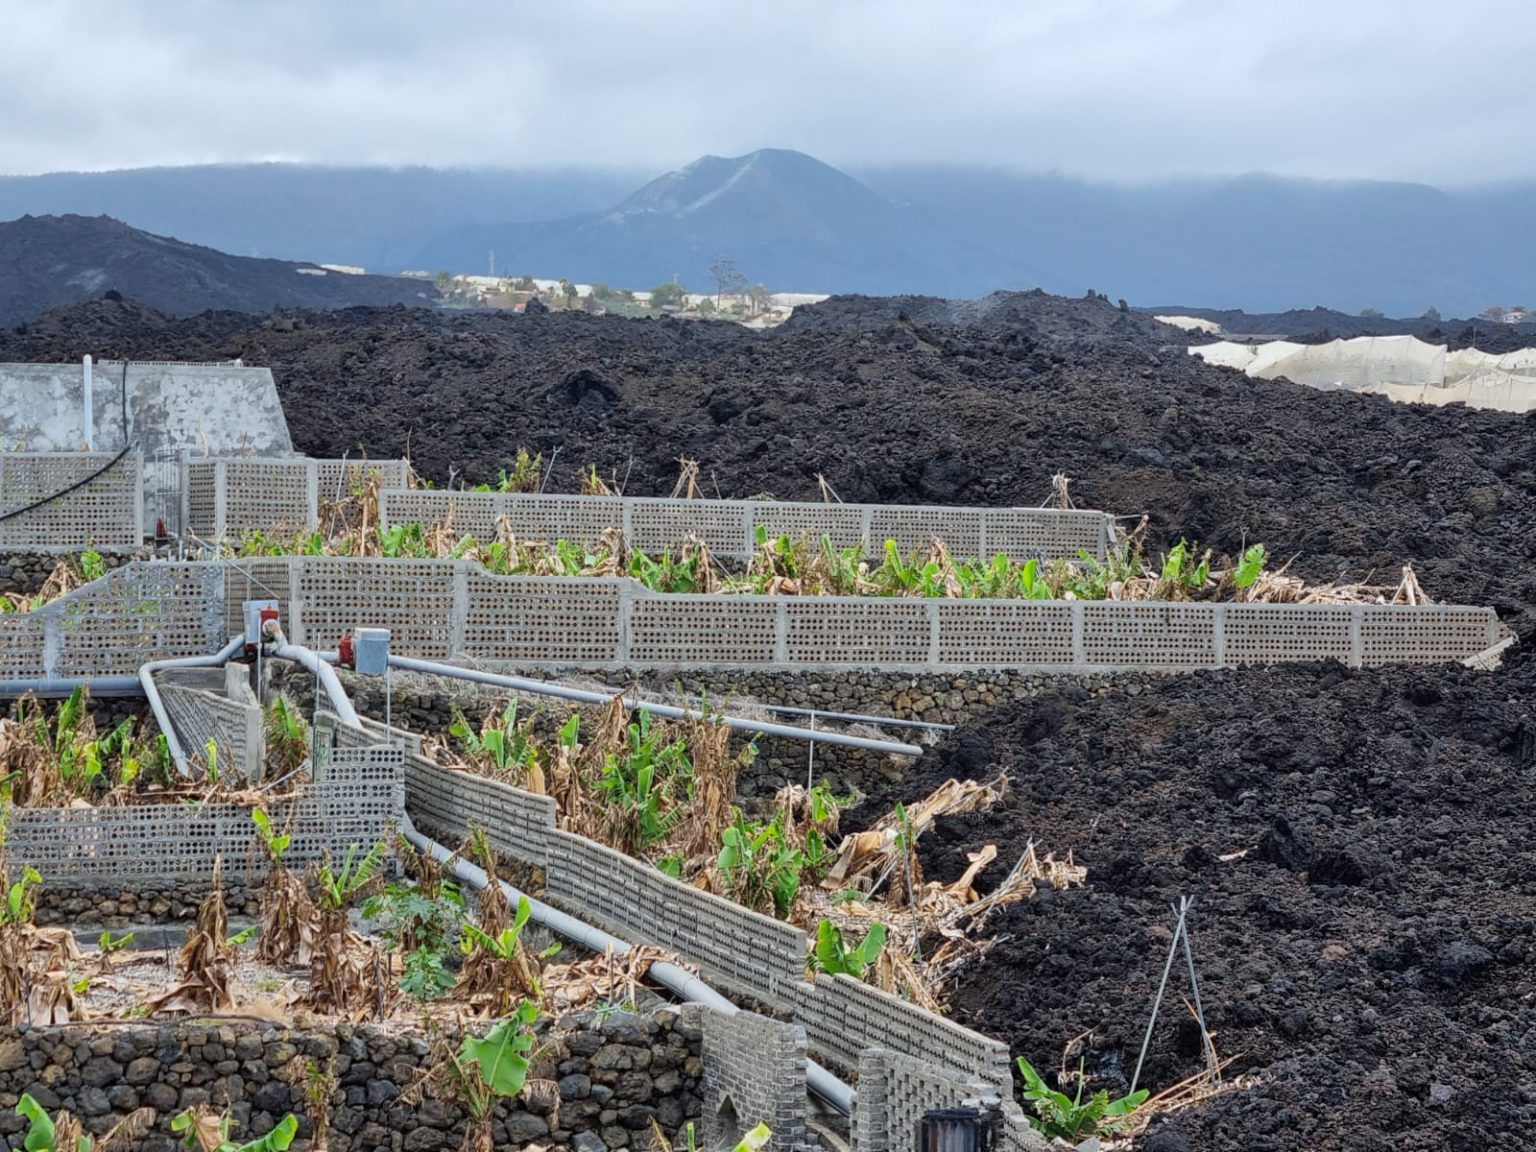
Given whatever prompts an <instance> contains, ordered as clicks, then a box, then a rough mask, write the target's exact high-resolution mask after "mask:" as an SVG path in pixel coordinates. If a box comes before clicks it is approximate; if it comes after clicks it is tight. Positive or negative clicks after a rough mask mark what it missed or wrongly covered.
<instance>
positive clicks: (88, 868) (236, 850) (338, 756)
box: [5, 745, 405, 888]
mask: <svg viewBox="0 0 1536 1152" xmlns="http://www.w3.org/2000/svg"><path fill="white" fill-rule="evenodd" d="M403 763H404V756H403V754H402V753H401V752H400V750H399V749H396V748H389V747H385V746H382V745H379V746H374V747H363V748H354V749H338V750H336V751H334V752H333V753H332V754H331V755H330V757H329V758H328V760H327V761H326V764H325V766H324V768H323V769H322V770H321V771H320V774H319V778H318V780H317V782H316V783H314V784H312V785H310V786H309V787H308V788H306V789H305V791H304V792H303V793H302V794H301V795H300V797H299V798H298V800H297V801H294V802H291V803H292V804H293V810H292V813H291V815H292V817H293V822H292V827H293V837H294V839H293V844H292V846H291V847H290V848H289V850H288V855H287V857H286V858H287V860H288V862H289V863H290V865H291V866H293V867H295V868H303V867H304V866H305V865H308V864H313V863H317V862H319V861H320V860H321V859H322V858H323V857H324V856H325V854H326V853H330V854H331V855H332V856H335V855H337V854H339V853H343V852H345V851H346V849H347V846H348V845H349V844H354V843H356V844H363V845H372V844H373V843H374V842H375V841H377V840H378V839H380V838H381V837H383V836H385V835H386V834H387V833H388V831H389V829H390V828H391V827H392V826H393V825H394V823H395V822H397V821H398V819H399V814H400V812H401V811H402V809H403V806H404V801H405V793H404V786H403ZM269 811H270V812H271V814H272V818H273V821H274V822H275V823H277V824H279V825H281V824H283V823H284V822H285V821H287V819H288V817H289V815H290V811H289V806H288V805H287V804H283V803H277V802H274V803H272V804H271V805H269ZM5 847H6V856H7V858H8V859H9V860H10V861H11V862H12V864H13V866H18V867H19V866H22V865H28V864H30V865H32V866H33V867H35V868H37V870H38V871H39V872H41V873H42V874H43V875H44V876H46V877H47V878H48V880H49V881H50V882H53V883H64V882H97V883H101V882H110V883H113V884H116V885H119V886H121V887H123V888H131V887H132V886H133V885H134V884H135V883H138V882H143V883H146V884H148V885H151V886H153V885H155V884H158V883H162V882H164V881H166V880H167V879H170V878H205V877H207V876H208V875H209V874H210V873H211V872H212V870H213V864H214V859H215V857H219V858H222V860H223V869H224V876H225V878H226V880H227V881H228V882H229V883H231V884H241V883H245V882H256V881H259V879H260V877H261V875H262V874H264V873H265V871H266V864H265V862H264V861H263V860H262V859H261V856H260V854H259V852H258V851H257V850H256V846H255V826H254V824H253V823H252V822H251V809H250V807H248V806H246V805H241V804H233V803H208V804H199V805H191V804H133V805H127V806H122V807H114V808H14V809H12V810H11V812H10V813H9V816H8V818H7V827H6V845H5Z"/></svg>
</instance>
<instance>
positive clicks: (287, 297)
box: [0, 216, 438, 324]
mask: <svg viewBox="0 0 1536 1152" xmlns="http://www.w3.org/2000/svg"><path fill="white" fill-rule="evenodd" d="M112 290H115V291H117V292H119V293H121V294H122V295H124V296H128V297H132V298H133V299H135V300H138V301H140V302H142V303H144V304H147V305H149V306H150V307H152V308H156V309H158V310H159V311H161V312H169V313H171V314H173V315H180V316H187V315H192V314H194V313H197V312H204V311H207V310H209V309H231V310H233V311H238V312H266V311H269V310H271V309H273V308H345V307H348V306H351V305H354V304H423V303H429V302H431V301H434V300H436V299H437V296H438V293H437V289H436V288H435V287H433V286H432V285H431V284H430V283H427V282H426V281H423V280H403V279H400V278H399V277H394V276H352V275H347V274H345V273H338V272H327V271H325V270H324V269H321V268H319V267H318V266H316V265H314V264H298V263H292V262H289V261H286V260H256V259H252V258H251V257H248V256H228V255H226V254H225V253H223V252H217V251H215V250H214V249H212V248H202V247H199V246H197V245H195V244H186V243H183V242H182V241H180V240H173V239H171V238H170V237H168V236H155V235H152V234H151V233H149V232H141V231H139V230H138V229H137V228H130V227H129V226H128V225H126V224H124V223H123V222H122V221H120V220H113V219H112V218H111V217H109V216H23V217H22V218H21V219H20V220H12V221H9V222H7V223H3V224H0V324H15V323H17V322H18V321H25V320H32V319H35V318H36V317H37V316H40V315H41V314H42V313H44V312H46V311H48V310H49V309H50V308H57V307H59V306H60V305H63V304H73V303H76V302H77V301H80V300H89V299H92V298H94V297H98V296H100V295H102V294H103V293H104V292H108V291H112Z"/></svg>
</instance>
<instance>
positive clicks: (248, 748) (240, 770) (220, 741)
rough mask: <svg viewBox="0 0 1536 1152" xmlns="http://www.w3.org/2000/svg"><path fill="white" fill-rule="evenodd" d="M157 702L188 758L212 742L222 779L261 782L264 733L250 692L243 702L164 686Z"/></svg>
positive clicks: (185, 688) (205, 692) (256, 705)
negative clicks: (162, 706)
mask: <svg viewBox="0 0 1536 1152" xmlns="http://www.w3.org/2000/svg"><path fill="white" fill-rule="evenodd" d="M160 699H161V701H162V702H163V703H164V704H165V710H166V712H167V714H168V715H169V716H170V718H171V725H172V727H174V728H175V729H176V736H177V739H179V740H180V741H181V747H182V750H183V751H185V752H186V753H187V755H189V756H197V755H204V754H205V752H204V750H205V749H206V748H207V747H208V744H209V743H210V742H211V743H213V744H214V745H215V746H216V747H217V748H218V761H217V764H218V770H219V775H220V777H221V778H222V779H240V780H244V781H246V782H248V783H253V784H254V783H257V782H259V781H260V780H261V777H262V770H263V766H264V763H265V760H266V751H267V741H266V733H265V728H264V723H263V718H262V712H261V705H260V704H258V703H256V699H255V697H254V696H252V695H251V694H250V692H249V690H247V691H246V693H245V698H243V699H242V698H240V697H230V696H228V695H221V694H219V693H217V692H209V691H206V690H204V689H201V688H188V687H183V686H180V685H175V684H166V685H162V686H160Z"/></svg>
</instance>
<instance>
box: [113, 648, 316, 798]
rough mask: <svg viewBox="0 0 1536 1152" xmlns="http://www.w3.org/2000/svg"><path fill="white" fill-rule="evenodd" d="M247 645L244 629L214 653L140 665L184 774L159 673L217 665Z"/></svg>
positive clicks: (181, 753)
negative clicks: (174, 669) (156, 675)
mask: <svg viewBox="0 0 1536 1152" xmlns="http://www.w3.org/2000/svg"><path fill="white" fill-rule="evenodd" d="M244 647H245V636H244V634H243V633H242V634H241V635H239V636H236V637H235V638H234V639H233V640H231V641H230V642H229V643H228V644H226V645H224V647H222V648H220V649H219V650H218V651H217V652H215V653H213V654H212V655H211V656H180V657H177V658H176V659H174V660H151V661H150V662H149V663H148V664H144V665H141V666H140V668H139V684H140V685H141V686H142V687H143V689H144V698H145V699H146V700H148V701H149V710H150V711H151V712H153V713H154V714H155V723H157V724H159V725H160V731H161V733H162V734H163V735H164V736H165V748H166V751H167V752H169V753H170V754H171V760H172V762H173V763H174V764H175V765H176V771H177V772H179V773H181V775H183V776H185V775H186V774H187V771H188V768H189V765H188V764H187V754H186V752H184V751H183V750H182V747H181V741H180V740H178V739H177V738H176V729H175V728H174V727H173V726H172V725H171V717H170V713H168V712H167V711H166V710H165V702H164V701H163V700H161V699H160V689H159V688H157V687H156V686H155V673H156V672H165V671H169V670H170V669H172V668H216V667H218V666H219V665H221V664H226V663H228V662H229V659H230V657H232V656H233V655H234V654H235V653H236V652H238V651H240V649H242V648H244ZM332 675H334V673H332Z"/></svg>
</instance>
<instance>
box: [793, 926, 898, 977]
mask: <svg viewBox="0 0 1536 1152" xmlns="http://www.w3.org/2000/svg"><path fill="white" fill-rule="evenodd" d="M885 938H886V930H885V925H884V924H881V923H879V922H878V921H876V922H875V923H874V924H871V925H870V926H869V931H868V932H866V933H865V934H864V939H863V940H861V941H859V943H858V945H857V946H850V945H848V944H847V943H846V942H845V941H844V940H843V934H842V932H841V931H840V930H839V929H838V927H837V925H836V924H834V923H832V921H830V920H822V921H821V922H820V923H819V924H817V925H816V950H815V951H814V952H812V953H811V962H812V966H813V967H815V968H817V969H818V970H820V971H822V972H827V973H830V974H832V975H838V974H840V973H841V974H843V975H847V976H852V977H853V978H854V979H855V980H862V979H864V976H865V973H867V972H868V971H869V970H870V968H872V967H873V966H874V963H875V961H876V960H877V959H879V957H880V953H881V951H882V950H883V949H884V948H885Z"/></svg>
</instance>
